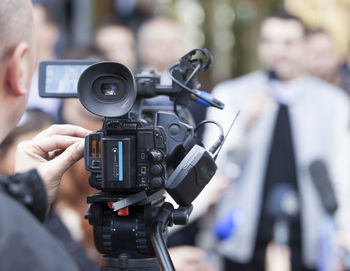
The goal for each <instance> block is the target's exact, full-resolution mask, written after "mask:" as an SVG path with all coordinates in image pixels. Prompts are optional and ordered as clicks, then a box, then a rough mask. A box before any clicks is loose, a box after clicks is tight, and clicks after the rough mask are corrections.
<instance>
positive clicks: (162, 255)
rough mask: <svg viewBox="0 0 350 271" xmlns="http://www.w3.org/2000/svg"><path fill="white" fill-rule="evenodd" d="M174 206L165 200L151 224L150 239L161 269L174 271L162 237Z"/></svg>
mask: <svg viewBox="0 0 350 271" xmlns="http://www.w3.org/2000/svg"><path fill="white" fill-rule="evenodd" d="M173 210H174V207H173V206H172V205H171V204H170V203H168V202H166V203H164V204H163V205H162V207H161V209H160V211H159V213H158V216H157V218H156V221H155V223H154V224H153V226H152V233H151V241H152V245H153V248H154V251H155V254H156V256H157V259H158V261H159V264H160V266H161V269H162V270H163V271H175V268H174V265H173V262H172V261H171V258H170V255H169V252H168V249H167V247H166V245H165V242H164V239H163V231H164V228H165V227H167V223H168V222H169V221H170V219H171V214H172V211H173Z"/></svg>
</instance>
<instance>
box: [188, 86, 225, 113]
mask: <svg viewBox="0 0 350 271" xmlns="http://www.w3.org/2000/svg"><path fill="white" fill-rule="evenodd" d="M193 96H194V97H193V100H194V101H195V102H196V103H199V104H201V105H204V106H206V107H210V106H214V107H216V108H218V109H224V107H225V104H224V103H223V102H221V101H219V100H218V99H216V98H215V97H214V96H213V95H211V94H210V93H208V92H206V91H203V90H201V91H198V92H197V93H196V95H193ZM208 101H210V102H211V104H210V103H208Z"/></svg>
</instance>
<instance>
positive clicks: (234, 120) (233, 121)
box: [214, 110, 241, 161]
mask: <svg viewBox="0 0 350 271" xmlns="http://www.w3.org/2000/svg"><path fill="white" fill-rule="evenodd" d="M240 112H241V111H240V110H238V111H237V113H236V115H235V117H234V118H233V120H232V122H231V124H230V127H229V128H228V131H227V133H226V135H225V137H224V140H223V141H222V143H221V146H220V148H219V149H218V151H217V153H216V154H215V156H214V161H215V160H216V158H217V157H218V155H219V152H220V151H221V149H222V146H223V145H224V143H225V141H226V138H227V136H228V134H229V133H230V131H231V129H232V126H233V124H235V122H236V120H237V118H238V116H239V113H240Z"/></svg>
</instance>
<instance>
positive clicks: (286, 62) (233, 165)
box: [205, 11, 350, 271]
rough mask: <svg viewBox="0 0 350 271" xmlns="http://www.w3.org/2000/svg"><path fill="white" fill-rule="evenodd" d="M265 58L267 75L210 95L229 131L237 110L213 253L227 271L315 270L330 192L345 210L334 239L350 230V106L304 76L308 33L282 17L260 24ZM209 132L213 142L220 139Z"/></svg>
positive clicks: (212, 115)
mask: <svg viewBox="0 0 350 271" xmlns="http://www.w3.org/2000/svg"><path fill="white" fill-rule="evenodd" d="M258 56H259V59H260V61H261V64H262V65H263V69H262V70H260V71H256V72H252V73H249V74H247V75H244V76H242V77H240V78H237V79H232V80H228V81H225V82H222V83H220V84H219V85H218V86H216V87H215V89H214V91H213V95H214V96H215V97H216V98H217V99H219V100H222V101H224V102H225V110H222V111H220V110H215V109H209V110H208V115H207V119H214V120H220V122H221V124H222V125H223V126H224V127H226V128H227V127H228V126H229V123H230V122H231V121H232V119H233V118H234V116H235V114H236V113H237V110H240V116H239V118H238V120H237V122H236V123H235V125H234V126H233V129H232V131H231V134H230V135H229V136H228V137H227V139H226V142H225V145H224V146H223V148H222V150H221V154H220V155H219V157H218V160H217V164H218V171H219V173H220V174H221V175H219V174H218V175H217V179H216V180H213V181H220V176H221V178H229V179H231V180H234V182H233V183H232V184H231V186H230V188H229V189H227V191H226V192H225V194H224V195H223V197H222V199H221V201H220V203H219V204H218V205H217V208H216V214H215V220H214V231H213V232H214V234H213V236H211V237H212V238H213V240H214V242H213V244H212V249H213V251H216V252H217V254H219V255H221V256H222V258H223V265H224V267H223V268H224V270H254V271H257V270H298V271H300V270H314V269H315V268H316V266H317V267H319V262H320V261H322V258H321V257H319V256H320V255H319V252H320V247H319V240H320V239H322V237H323V236H322V234H324V232H323V231H322V225H324V222H325V220H326V218H327V217H329V216H330V214H329V213H332V212H334V211H335V210H334V209H336V208H333V207H335V206H332V208H333V209H332V210H333V211H330V210H329V208H328V207H329V206H328V207H327V204H328V203H327V202H325V201H324V196H323V193H324V184H325V183H327V185H328V186H329V187H332V189H334V191H335V192H334V194H335V195H334V201H337V202H338V209H337V210H336V212H335V223H336V229H337V232H336V233H333V235H332V238H333V239H334V238H335V237H336V236H340V235H342V234H343V233H346V234H347V233H348V232H349V229H350V216H349V214H350V213H349V208H350V202H349V199H350V195H349V193H350V188H349V185H350V182H349V180H350V172H349V169H350V168H349V163H350V152H349V149H350V135H349V123H350V120H349V117H350V114H349V109H350V108H349V101H348V99H347V97H346V95H345V94H344V92H343V91H342V90H341V89H338V88H337V87H335V86H332V85H330V84H328V83H326V82H325V81H322V80H320V79H317V78H315V77H313V76H310V75H308V74H307V73H306V66H305V65H306V63H305V58H306V36H305V26H304V24H303V22H302V21H301V20H300V19H299V18H297V17H295V16H293V15H291V14H288V13H287V12H285V11H281V12H277V13H274V14H271V15H270V16H268V17H267V18H265V19H264V20H263V22H262V24H261V26H260V40H259V44H258ZM210 128H211V127H209V126H208V127H207V130H206V132H205V141H206V142H212V141H213V140H214V139H213V138H216V137H215V136H214V133H215V132H214V131H213V130H211V129H210ZM315 163H316V164H318V165H320V164H321V169H322V170H318V169H316V172H315V171H314V165H315ZM327 172H328V175H329V176H330V177H329V180H328V181H325V182H324V183H320V182H321V181H322V180H325V178H326V177H325V175H326V174H327ZM316 175H317V176H316ZM315 176H316V177H315ZM330 190H331V189H329V190H328V191H327V192H326V193H327V195H328V196H329V195H330V194H331V192H330ZM282 202H284V203H283V204H282ZM286 202H288V204H287V203H286ZM284 204H287V205H284ZM286 206H288V208H287V207H286ZM277 207H280V208H281V209H278V208H277ZM284 207H286V209H285V208H284ZM281 214H282V215H283V216H282V218H284V219H286V220H284V222H283V223H282V224H281V223H279V222H281V220H280V218H281ZM281 225H282V226H281ZM281 227H282V232H283V233H284V234H280V233H281ZM332 238H331V239H332ZM271 254H272V255H271ZM276 255H279V256H281V257H284V259H282V260H276V257H275V256H276ZM323 256H325V255H323ZM332 256H333V255H332V253H331V251H327V253H326V257H332ZM337 256H339V255H337ZM333 260H334V262H333V263H332V264H333V265H332V268H333V269H332V270H335V269H336V266H337V264H338V258H337V259H330V261H333ZM279 263H280V264H281V265H278V264H279ZM276 264H277V265H278V266H276ZM271 265H272V266H271Z"/></svg>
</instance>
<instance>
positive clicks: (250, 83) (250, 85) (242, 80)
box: [213, 71, 266, 95]
mask: <svg viewBox="0 0 350 271" xmlns="http://www.w3.org/2000/svg"><path fill="white" fill-rule="evenodd" d="M265 81H266V75H265V74H264V73H263V72H262V71H255V72H251V73H248V74H245V75H243V76H240V77H237V78H234V79H230V80H226V81H223V82H221V83H219V84H218V85H217V86H216V87H215V88H214V90H213V92H214V93H216V94H218V93H220V94H227V95H233V94H235V93H236V94H239V93H241V92H247V91H253V90H256V89H257V87H261V86H262V84H264V82H265Z"/></svg>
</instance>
